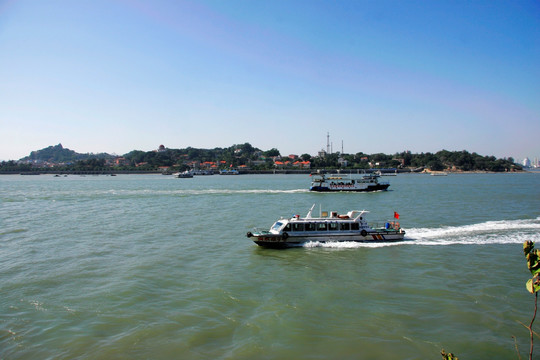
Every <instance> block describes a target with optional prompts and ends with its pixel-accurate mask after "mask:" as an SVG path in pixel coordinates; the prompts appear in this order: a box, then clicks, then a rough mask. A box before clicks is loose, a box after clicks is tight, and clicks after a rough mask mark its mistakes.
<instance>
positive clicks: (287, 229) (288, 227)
mask: <svg viewBox="0 0 540 360" xmlns="http://www.w3.org/2000/svg"><path fill="white" fill-rule="evenodd" d="M283 231H291V224H290V223H289V224H287V225H285V228H284V229H283Z"/></svg>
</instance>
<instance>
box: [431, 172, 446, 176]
mask: <svg viewBox="0 0 540 360" xmlns="http://www.w3.org/2000/svg"><path fill="white" fill-rule="evenodd" d="M430 175H431V176H447V175H448V173H447V172H445V171H432V172H431V173H430Z"/></svg>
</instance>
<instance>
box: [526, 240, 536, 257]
mask: <svg viewBox="0 0 540 360" xmlns="http://www.w3.org/2000/svg"><path fill="white" fill-rule="evenodd" d="M533 248H534V243H533V242H532V241H531V240H527V241H525V242H524V243H523V253H525V256H527V254H529V253H530V252H531V250H532V249H533Z"/></svg>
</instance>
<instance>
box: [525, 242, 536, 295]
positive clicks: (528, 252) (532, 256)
mask: <svg viewBox="0 0 540 360" xmlns="http://www.w3.org/2000/svg"><path fill="white" fill-rule="evenodd" d="M523 252H524V253H525V257H526V258H527V267H528V268H529V271H530V272H531V274H532V276H533V277H532V279H529V281H527V290H528V291H529V292H530V293H531V294H534V293H536V292H538V291H539V290H540V249H535V248H534V243H533V242H532V241H530V240H528V241H525V242H524V243H523Z"/></svg>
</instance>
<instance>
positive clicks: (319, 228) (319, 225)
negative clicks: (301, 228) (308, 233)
mask: <svg viewBox="0 0 540 360" xmlns="http://www.w3.org/2000/svg"><path fill="white" fill-rule="evenodd" d="M317 231H326V223H317Z"/></svg>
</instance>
